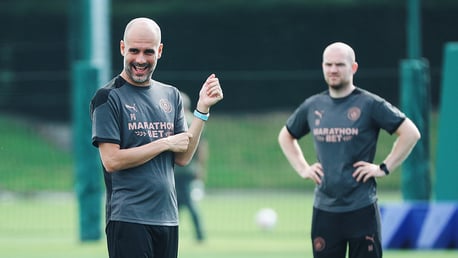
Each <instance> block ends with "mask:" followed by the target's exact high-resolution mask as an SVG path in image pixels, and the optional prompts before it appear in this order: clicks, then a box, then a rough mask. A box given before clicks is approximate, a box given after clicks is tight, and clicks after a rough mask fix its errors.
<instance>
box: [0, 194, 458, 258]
mask: <svg viewBox="0 0 458 258" xmlns="http://www.w3.org/2000/svg"><path fill="white" fill-rule="evenodd" d="M58 197H59V196H58ZM380 197H381V203H384V202H391V201H393V200H399V198H400V197H399V193H398V192H384V193H382V194H381V196H380ZM199 207H200V211H201V215H202V217H203V223H204V226H205V232H206V235H207V241H206V242H204V243H202V244H197V243H196V242H195V241H194V239H193V234H192V227H191V223H190V219H189V215H188V213H187V212H183V213H182V214H181V215H182V217H181V228H180V251H179V253H180V256H179V257H180V258H215V257H218V258H232V257H238V258H257V257H259V258H261V257H263V258H296V257H297V258H299V257H301V258H302V257H311V244H310V237H309V235H310V226H309V224H310V216H311V209H312V194H311V193H310V192H308V191H302V192H286V191H280V192H278V191H222V192H221V191H218V192H209V193H207V195H206V197H205V198H204V199H203V200H202V201H201V202H200V203H199ZM263 207H271V208H274V209H275V210H276V211H277V213H278V218H279V219H278V224H277V226H276V227H275V228H274V229H273V230H271V231H262V230H260V229H259V228H257V226H256V225H255V223H254V216H255V213H256V212H257V211H258V210H259V209H260V208H263ZM0 210H1V211H2V212H1V213H0V257H8V258H30V257H35V258H62V257H65V258H85V257H88V258H89V257H90V258H102V257H107V254H106V247H105V238H104V235H103V234H102V236H103V238H102V239H101V240H100V241H96V242H88V243H81V242H79V240H78V238H77V235H78V227H77V207H76V204H75V202H74V199H73V198H71V197H68V196H66V197H62V198H60V197H59V198H44V199H43V198H28V199H27V198H25V199H3V200H2V201H0ZM457 255H458V251H456V250H455V251H450V250H429V251H414V250H403V251H400V250H386V251H385V256H384V257H387V258H411V257H420V258H430V257H434V258H452V257H457Z"/></svg>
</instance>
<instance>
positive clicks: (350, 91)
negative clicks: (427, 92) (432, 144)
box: [278, 42, 420, 258]
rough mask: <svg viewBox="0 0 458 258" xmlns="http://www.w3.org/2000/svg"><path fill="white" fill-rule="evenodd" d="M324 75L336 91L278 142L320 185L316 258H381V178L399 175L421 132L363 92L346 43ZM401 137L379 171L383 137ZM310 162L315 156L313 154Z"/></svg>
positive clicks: (334, 51)
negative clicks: (307, 139) (308, 143)
mask: <svg viewBox="0 0 458 258" xmlns="http://www.w3.org/2000/svg"><path fill="white" fill-rule="evenodd" d="M322 69H323V75H324V80H325V81H326V83H327V85H328V89H327V90H326V91H324V92H322V93H319V94H316V95H314V96H311V97H309V98H307V99H305V101H304V102H303V103H302V104H301V105H300V106H299V107H298V108H297V109H296V110H295V112H294V113H293V114H292V115H291V116H290V117H289V118H288V120H287V122H286V125H285V126H284V127H283V128H282V129H281V131H280V133H279V135H278V141H279V144H280V147H281V149H282V151H283V153H284V154H285V156H286V158H287V160H288V161H289V163H290V164H291V166H292V167H293V169H294V170H295V171H296V172H297V173H298V174H299V176H300V177H302V178H303V179H308V180H311V181H313V182H314V183H315V184H316V187H315V193H314V208H313V216H312V231H311V237H312V245H313V255H314V257H315V258H344V257H345V256H346V253H347V249H348V250H349V252H348V253H349V257H350V258H371V257H374V258H380V257H382V248H381V240H380V235H381V234H380V233H381V232H380V218H379V209H378V206H377V194H376V178H380V177H385V176H388V175H389V174H390V172H392V171H394V170H395V169H396V168H397V167H398V166H399V165H400V164H401V163H402V162H403V161H404V160H405V159H406V158H407V156H408V155H409V153H410V152H411V150H412V148H413V147H414V146H415V144H416V142H417V141H418V140H419V139H420V133H419V131H418V129H417V127H416V126H415V125H414V124H413V123H412V121H411V120H410V119H409V118H407V117H406V116H405V115H404V114H403V113H402V112H401V111H399V110H398V109H397V108H396V107H394V106H392V105H391V104H390V103H388V102H387V101H386V100H384V99H382V98H381V97H379V96H376V95H375V94H373V93H370V92H368V91H366V90H363V89H361V88H359V87H356V86H355V85H354V83H353V76H354V74H355V73H356V71H357V70H358V63H357V62H356V58H355V52H354V51H353V49H352V48H351V47H350V46H349V45H347V44H345V43H342V42H335V43H332V44H330V45H329V46H327V47H326V48H325V50H324V52H323V62H322ZM382 129H383V130H386V131H387V132H388V133H390V134H393V133H395V134H396V135H397V139H396V141H395V142H394V143H393V148H392V149H391V152H390V153H389V154H388V155H387V156H386V158H385V159H384V160H383V162H381V163H380V164H374V163H373V162H374V156H375V151H376V145H377V139H378V135H379V132H380V130H382ZM307 134H311V137H312V138H313V141H314V147H315V151H316V156H317V162H316V163H313V164H310V163H309V162H308V161H307V159H306V158H305V157H304V154H303V152H302V149H301V148H300V146H299V144H298V140H299V139H301V138H302V137H303V136H305V135H307ZM307 155H310V153H307Z"/></svg>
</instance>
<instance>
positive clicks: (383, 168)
mask: <svg viewBox="0 0 458 258" xmlns="http://www.w3.org/2000/svg"><path fill="white" fill-rule="evenodd" d="M379 167H380V170H382V171H383V172H384V173H385V175H386V176H387V175H389V174H390V171H389V170H388V168H387V167H386V164H385V163H382V164H380V166H379Z"/></svg>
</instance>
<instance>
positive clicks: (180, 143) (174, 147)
mask: <svg viewBox="0 0 458 258" xmlns="http://www.w3.org/2000/svg"><path fill="white" fill-rule="evenodd" d="M191 138H192V134H190V133H186V132H185V133H180V134H175V135H172V136H169V137H167V138H165V140H166V141H165V142H166V143H167V145H168V146H169V148H168V149H169V150H170V151H173V152H185V151H187V150H188V146H189V142H190V141H191Z"/></svg>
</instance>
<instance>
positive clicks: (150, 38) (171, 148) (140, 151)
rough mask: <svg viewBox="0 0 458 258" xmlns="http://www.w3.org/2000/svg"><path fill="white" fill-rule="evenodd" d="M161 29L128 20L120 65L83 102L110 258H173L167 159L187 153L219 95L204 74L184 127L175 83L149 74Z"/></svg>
mask: <svg viewBox="0 0 458 258" xmlns="http://www.w3.org/2000/svg"><path fill="white" fill-rule="evenodd" d="M162 51H163V44H162V43H161V30H160V28H159V26H158V25H157V23H156V22H154V21H153V20H151V19H148V18H136V19H133V20H132V21H130V22H129V23H128V24H127V26H126V29H125V31H124V38H123V39H122V40H121V42H120V52H121V55H122V56H123V57H124V69H123V70H122V72H121V74H119V75H118V76H116V77H115V78H113V79H112V80H111V81H110V82H108V83H107V84H106V85H105V86H104V87H103V88H101V89H99V90H98V91H97V92H96V94H95V96H94V97H93V99H92V101H91V104H90V112H91V120H92V144H93V145H94V146H95V147H97V148H98V149H99V153H100V158H101V161H102V164H103V174H104V180H105V186H106V223H107V225H106V234H107V243H108V253H109V256H110V257H111V258H126V257H130V258H134V257H139V258H140V257H158V258H172V257H173V258H176V257H177V253H178V209H177V198H176V193H175V183H174V176H173V173H174V166H175V165H178V166H184V165H187V164H188V163H189V162H190V160H191V159H192V157H193V155H194V153H195V151H196V147H197V146H198V144H199V140H200V136H201V133H202V130H203V127H204V124H205V122H206V121H207V120H208V118H209V114H210V113H209V112H210V107H212V106H213V105H214V104H216V103H217V102H219V101H220V100H221V99H222V98H223V92H222V89H221V86H220V83H219V80H218V78H217V77H216V76H215V75H214V74H211V75H210V76H209V77H208V78H207V79H206V81H205V82H204V84H203V86H202V88H201V89H200V92H199V99H198V101H197V106H196V109H195V110H194V116H195V117H196V118H197V119H193V121H192V123H191V125H190V126H189V127H188V125H187V122H186V118H185V114H184V111H183V100H182V98H181V95H180V92H179V90H178V89H177V88H175V87H173V86H171V85H167V84H164V83H161V82H158V81H156V80H153V79H152V75H153V72H154V70H155V68H156V65H157V62H158V60H159V59H160V58H161V56H162Z"/></svg>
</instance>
